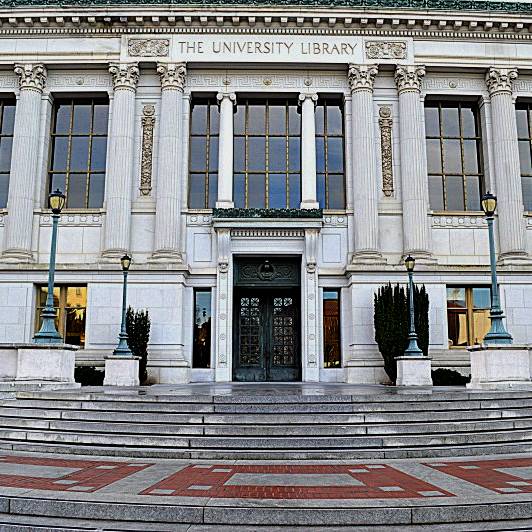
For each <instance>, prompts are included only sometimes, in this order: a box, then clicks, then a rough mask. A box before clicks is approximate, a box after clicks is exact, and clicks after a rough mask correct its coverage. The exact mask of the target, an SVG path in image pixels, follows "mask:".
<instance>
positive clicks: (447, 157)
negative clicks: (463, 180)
mask: <svg viewBox="0 0 532 532" xmlns="http://www.w3.org/2000/svg"><path fill="white" fill-rule="evenodd" d="M443 150H444V152H443V155H444V159H443V161H444V164H445V173H447V174H460V173H462V154H461V152H460V141H459V140H444V141H443Z"/></svg>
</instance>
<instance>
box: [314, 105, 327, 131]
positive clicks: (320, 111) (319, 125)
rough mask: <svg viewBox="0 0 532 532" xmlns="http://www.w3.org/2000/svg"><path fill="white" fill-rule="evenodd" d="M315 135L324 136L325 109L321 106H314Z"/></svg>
mask: <svg viewBox="0 0 532 532" xmlns="http://www.w3.org/2000/svg"><path fill="white" fill-rule="evenodd" d="M315 113H316V114H315V123H316V135H324V134H325V109H324V107H323V105H318V106H316V111H315Z"/></svg>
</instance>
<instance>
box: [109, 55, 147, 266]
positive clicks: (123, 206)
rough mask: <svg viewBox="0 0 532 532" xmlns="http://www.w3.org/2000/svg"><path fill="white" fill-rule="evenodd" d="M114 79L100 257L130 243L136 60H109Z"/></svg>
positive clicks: (114, 254) (113, 255)
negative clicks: (102, 239) (120, 62)
mask: <svg viewBox="0 0 532 532" xmlns="http://www.w3.org/2000/svg"><path fill="white" fill-rule="evenodd" d="M109 71H110V72H111V74H112V75H113V81H114V88H115V91H114V101H113V121H112V125H111V133H110V136H109V160H108V162H107V179H106V184H105V187H106V192H105V199H106V201H105V203H106V218H105V235H104V251H103V253H102V256H103V257H106V258H113V259H114V258H118V257H120V256H121V255H122V254H124V253H125V252H126V251H128V250H129V247H130V234H131V180H132V179H133V157H134V131H135V92H136V86H137V82H138V77H139V69H138V66H137V65H136V64H128V65H119V64H111V66H110V68H109Z"/></svg>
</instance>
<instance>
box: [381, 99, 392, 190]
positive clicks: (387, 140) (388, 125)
mask: <svg viewBox="0 0 532 532" xmlns="http://www.w3.org/2000/svg"><path fill="white" fill-rule="evenodd" d="M392 125H393V120H392V109H391V108H390V107H388V106H383V107H381V108H380V109H379V129H380V132H381V164H382V191H383V193H384V195H385V196H386V197H387V198H391V197H393V159H392Z"/></svg>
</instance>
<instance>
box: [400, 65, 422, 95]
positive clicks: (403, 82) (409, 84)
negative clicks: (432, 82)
mask: <svg viewBox="0 0 532 532" xmlns="http://www.w3.org/2000/svg"><path fill="white" fill-rule="evenodd" d="M424 76H425V67H424V66H422V65H404V66H403V65H400V66H398V67H397V68H396V69H395V75H394V81H395V84H396V85H397V92H398V93H399V94H401V93H402V92H421V80H422V79H423V77H424Z"/></svg>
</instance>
